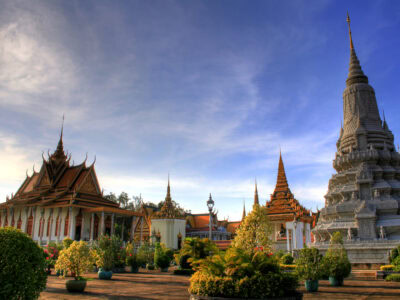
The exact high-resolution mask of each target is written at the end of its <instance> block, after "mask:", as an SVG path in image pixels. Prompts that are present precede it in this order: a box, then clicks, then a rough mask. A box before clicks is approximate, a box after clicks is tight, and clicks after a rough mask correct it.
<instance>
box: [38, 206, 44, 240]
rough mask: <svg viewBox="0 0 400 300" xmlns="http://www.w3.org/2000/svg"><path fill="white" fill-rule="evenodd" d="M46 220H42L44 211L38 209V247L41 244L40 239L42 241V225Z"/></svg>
mask: <svg viewBox="0 0 400 300" xmlns="http://www.w3.org/2000/svg"><path fill="white" fill-rule="evenodd" d="M45 221H46V220H45V219H44V209H43V208H42V209H40V219H39V245H41V244H42V239H43V231H44V225H45V223H46V222H45Z"/></svg>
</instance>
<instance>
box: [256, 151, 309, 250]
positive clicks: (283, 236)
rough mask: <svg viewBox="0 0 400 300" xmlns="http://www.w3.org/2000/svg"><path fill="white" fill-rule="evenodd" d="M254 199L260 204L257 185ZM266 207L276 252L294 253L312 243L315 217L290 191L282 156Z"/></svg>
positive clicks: (280, 156)
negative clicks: (312, 225) (312, 224)
mask: <svg viewBox="0 0 400 300" xmlns="http://www.w3.org/2000/svg"><path fill="white" fill-rule="evenodd" d="M254 199H255V202H256V201H257V203H258V192H257V185H256V190H255V195H254ZM266 207H267V215H268V217H269V219H270V222H271V223H272V226H273V236H272V241H273V243H274V247H275V249H276V250H284V251H293V250H296V249H302V248H303V247H304V245H305V244H309V243H311V228H310V224H311V223H312V221H313V217H312V215H311V212H310V210H307V209H305V208H304V207H303V206H302V205H300V203H299V201H297V200H296V199H295V198H294V195H293V194H292V192H291V191H290V188H289V184H288V182H287V178H286V173H285V167H284V165H283V160H282V155H281V154H279V165H278V176H277V180H276V186H275V190H274V192H273V193H272V194H271V199H270V201H267V203H266Z"/></svg>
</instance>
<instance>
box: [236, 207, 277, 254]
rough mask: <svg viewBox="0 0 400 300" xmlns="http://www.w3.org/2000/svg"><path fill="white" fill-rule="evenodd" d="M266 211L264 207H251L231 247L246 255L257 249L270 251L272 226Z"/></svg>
mask: <svg viewBox="0 0 400 300" xmlns="http://www.w3.org/2000/svg"><path fill="white" fill-rule="evenodd" d="M266 210H267V209H266V207H265V206H260V205H254V206H253V210H252V211H251V212H250V213H249V214H248V215H247V216H246V217H245V218H244V220H243V221H242V223H241V224H240V226H239V228H238V229H237V231H236V236H235V239H234V240H233V243H232V246H233V247H237V248H241V249H243V250H245V251H246V252H248V253H253V252H254V251H255V250H257V249H259V250H262V251H271V245H272V241H271V239H270V235H271V233H272V226H271V224H270V222H269V219H268V216H267V211H266Z"/></svg>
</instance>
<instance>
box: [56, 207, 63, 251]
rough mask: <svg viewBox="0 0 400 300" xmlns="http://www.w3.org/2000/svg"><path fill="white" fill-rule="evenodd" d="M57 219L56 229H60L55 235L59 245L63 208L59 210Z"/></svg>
mask: <svg viewBox="0 0 400 300" xmlns="http://www.w3.org/2000/svg"><path fill="white" fill-rule="evenodd" d="M57 219H58V221H57V226H56V227H57V228H58V231H57V232H56V233H55V235H56V241H57V243H58V242H60V235H61V224H62V208H61V207H59V208H58V215H57Z"/></svg>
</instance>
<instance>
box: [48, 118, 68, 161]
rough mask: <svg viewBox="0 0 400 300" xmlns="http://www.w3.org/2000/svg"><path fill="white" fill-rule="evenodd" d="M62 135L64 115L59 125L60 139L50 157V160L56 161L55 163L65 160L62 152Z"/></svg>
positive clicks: (65, 157)
mask: <svg viewBox="0 0 400 300" xmlns="http://www.w3.org/2000/svg"><path fill="white" fill-rule="evenodd" d="M63 134H64V115H63V118H62V123H61V133H60V139H59V140H58V144H57V148H56V151H54V153H53V154H52V155H51V157H50V158H51V160H53V161H56V162H59V161H65V160H66V159H67V156H66V155H65V152H64V145H63Z"/></svg>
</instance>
